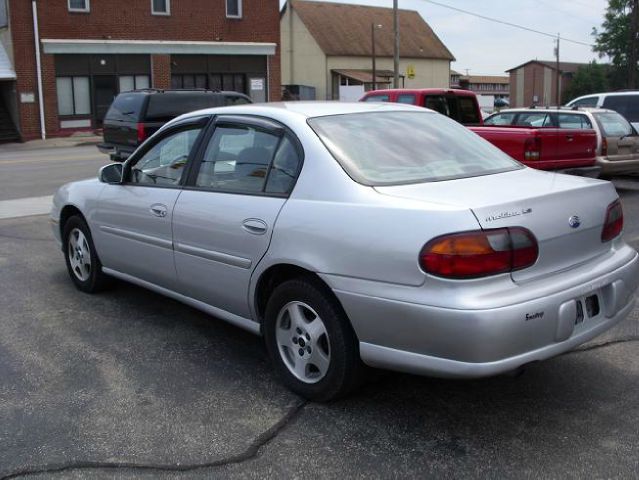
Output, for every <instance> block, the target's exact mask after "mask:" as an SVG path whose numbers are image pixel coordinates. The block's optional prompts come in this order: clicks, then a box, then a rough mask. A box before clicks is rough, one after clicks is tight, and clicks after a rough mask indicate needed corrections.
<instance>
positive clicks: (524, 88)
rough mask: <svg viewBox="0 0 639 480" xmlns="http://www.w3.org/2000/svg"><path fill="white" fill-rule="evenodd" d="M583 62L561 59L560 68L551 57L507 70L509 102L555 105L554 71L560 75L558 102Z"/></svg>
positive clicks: (560, 101) (521, 104) (517, 105)
mask: <svg viewBox="0 0 639 480" xmlns="http://www.w3.org/2000/svg"><path fill="white" fill-rule="evenodd" d="M585 65H587V64H586V63H572V62H560V63H559V72H557V64H556V63H555V62H553V61H546V60H530V61H528V62H526V63H524V64H521V65H519V66H517V67H514V68H511V69H510V70H507V71H506V72H507V73H509V74H510V105H511V106H512V107H529V106H531V105H557V103H558V102H557V75H559V92H560V93H561V95H560V96H559V104H561V103H563V102H562V98H564V94H563V93H564V92H565V91H566V89H567V88H568V86H569V85H570V82H571V81H572V77H573V75H574V74H575V72H576V71H577V69H579V67H581V66H585Z"/></svg>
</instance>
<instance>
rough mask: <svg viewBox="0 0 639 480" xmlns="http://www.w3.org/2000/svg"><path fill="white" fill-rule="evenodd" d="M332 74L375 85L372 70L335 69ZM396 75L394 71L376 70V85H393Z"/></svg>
mask: <svg viewBox="0 0 639 480" xmlns="http://www.w3.org/2000/svg"><path fill="white" fill-rule="evenodd" d="M332 72H333V73H337V74H338V75H341V76H342V77H346V78H349V79H351V80H355V81H356V82H361V83H373V71H372V70H355V69H335V70H332ZM394 75H395V74H394V73H393V71H392V70H375V83H381V84H384V83H391V82H392V81H393V77H394Z"/></svg>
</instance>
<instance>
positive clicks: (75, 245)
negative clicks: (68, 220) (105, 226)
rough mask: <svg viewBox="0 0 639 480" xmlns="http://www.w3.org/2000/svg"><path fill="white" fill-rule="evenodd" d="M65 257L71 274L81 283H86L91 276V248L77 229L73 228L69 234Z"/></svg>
mask: <svg viewBox="0 0 639 480" xmlns="http://www.w3.org/2000/svg"><path fill="white" fill-rule="evenodd" d="M67 255H68V257H69V264H70V265H71V270H72V271H73V274H74V275H75V276H76V277H77V278H78V280H80V281H81V282H86V281H87V280H88V279H89V277H90V276H91V248H90V247H89V242H88V241H87V238H86V236H85V235H84V233H82V230H80V229H79V228H74V229H73V230H71V233H69V239H68V244H67Z"/></svg>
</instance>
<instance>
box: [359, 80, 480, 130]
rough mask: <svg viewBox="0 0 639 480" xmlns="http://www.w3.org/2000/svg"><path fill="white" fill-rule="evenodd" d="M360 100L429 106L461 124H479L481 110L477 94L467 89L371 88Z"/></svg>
mask: <svg viewBox="0 0 639 480" xmlns="http://www.w3.org/2000/svg"><path fill="white" fill-rule="evenodd" d="M360 102H393V103H405V104H408V105H417V106H418V107H425V108H430V109H431V110H435V111H436V112H439V113H441V114H442V115H446V116H447V117H449V118H452V119H453V120H456V121H458V122H459V123H461V124H462V125H481V124H482V123H483V115H482V111H481V109H480V108H479V102H478V101H477V95H475V94H474V93H473V92H471V91H469V90H459V89H453V88H446V89H443V88H422V89H413V90H411V89H407V88H401V89H389V90H371V91H370V92H366V94H365V95H364V96H363V97H362V98H361V99H360Z"/></svg>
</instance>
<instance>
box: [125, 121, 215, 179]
mask: <svg viewBox="0 0 639 480" xmlns="http://www.w3.org/2000/svg"><path fill="white" fill-rule="evenodd" d="M201 131H202V127H198V128H190V129H186V130H180V131H178V132H176V133H173V134H172V135H169V136H167V137H164V138H162V139H161V140H160V141H159V142H157V143H156V144H155V145H153V146H152V147H151V149H150V150H148V151H147V152H146V153H144V154H143V155H142V156H141V157H140V159H139V160H138V161H137V162H135V164H134V165H133V166H132V167H131V176H130V183H135V184H141V185H162V186H171V185H178V184H179V182H180V178H181V177H182V172H183V171H184V167H185V166H186V162H187V160H188V158H189V154H190V153H191V150H192V148H193V145H194V144H195V140H196V139H197V137H198V136H199V135H200V133H201Z"/></svg>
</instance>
